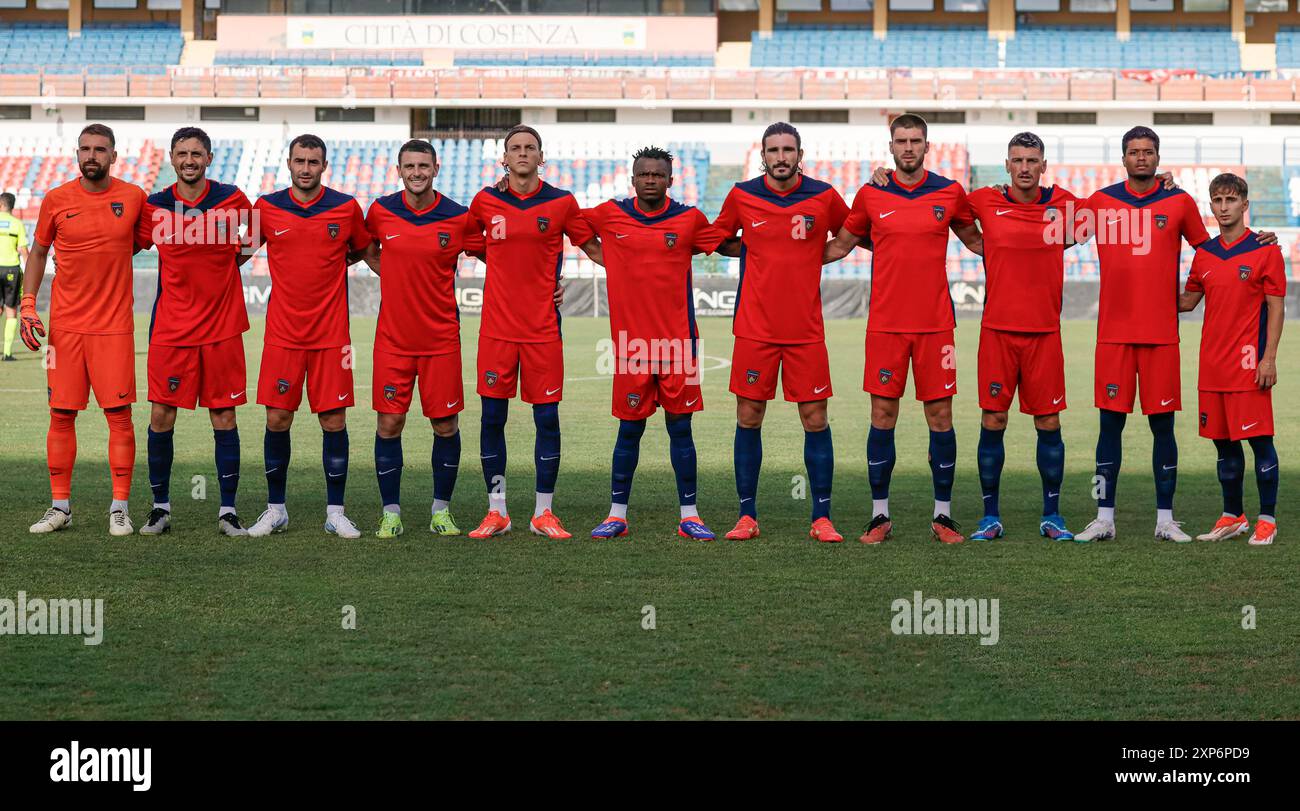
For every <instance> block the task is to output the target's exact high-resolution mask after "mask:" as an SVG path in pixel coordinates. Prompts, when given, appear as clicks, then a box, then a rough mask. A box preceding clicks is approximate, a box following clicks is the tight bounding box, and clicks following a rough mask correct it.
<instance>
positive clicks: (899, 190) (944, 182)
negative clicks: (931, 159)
mask: <svg viewBox="0 0 1300 811" xmlns="http://www.w3.org/2000/svg"><path fill="white" fill-rule="evenodd" d="M956 182H957V181H955V180H952V179H951V178H947V177H944V176H943V175H936V174H935V173H934V172H926V173H925V180H923V181H921V185H919V186H917V187H916V188H914V189H908V188H904V187H903V186H900V185H898V182H897V181H895V180H894V175H893V173H892V172H891V173H890V175H889V183H888V184H886V185H885V186H883V187H881V186H877V187H876V188H879V189H880V190H881V191H885V192H889V193H890V194H896V195H898V196H899V197H905V198H907V199H908V200H915V199H916V198H918V197H924V196H925V195H927V194H931V193H933V192H937V191H941V190H943V189H946V188H948V187H949V186H951V185H952V184H954V183H956Z"/></svg>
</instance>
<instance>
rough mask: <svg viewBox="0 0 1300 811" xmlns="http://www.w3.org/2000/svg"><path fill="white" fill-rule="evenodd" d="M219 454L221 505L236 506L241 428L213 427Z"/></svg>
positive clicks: (218, 470)
mask: <svg viewBox="0 0 1300 811" xmlns="http://www.w3.org/2000/svg"><path fill="white" fill-rule="evenodd" d="M212 440H213V443H214V444H215V446H216V454H217V482H218V484H219V485H220V487H221V506H222V507H229V508H231V509H232V510H233V509H234V508H235V494H236V493H238V492H239V429H238V428H229V429H226V430H221V429H217V428H213V429H212Z"/></svg>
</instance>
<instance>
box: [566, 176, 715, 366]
mask: <svg viewBox="0 0 1300 811" xmlns="http://www.w3.org/2000/svg"><path fill="white" fill-rule="evenodd" d="M582 214H583V216H584V217H585V218H586V219H587V221H588V222H590V223H591V224H592V226H593V227H595V229H596V233H597V234H598V235H599V236H600V244H601V246H602V251H603V253H604V256H605V285H606V289H607V292H608V297H609V332H610V335H611V336H612V337H613V338H614V342H615V344H616V345H617V346H625V345H626V344H625V342H626V341H632V340H637V339H640V340H643V341H651V340H654V339H663V338H698V337H699V335H700V333H699V330H698V329H697V328H696V325H695V296H694V282H693V279H692V276H691V256H692V255H693V254H697V253H710V252H711V251H713V250H714V249H715V248H717V247H718V244H719V243H721V242H722V241H723V239H725V236H724V235H723V233H722V232H721V231H719V230H718V229H716V228H714V227H713V226H712V225H710V224H709V220H708V218H707V217H705V216H704V214H703V213H701V212H700V210H699V209H698V208H695V207H694V206H687V205H682V204H681V203H679V202H677V201H676V200H671V199H670V200H667V201H666V202H665V203H664V205H663V206H662V207H661V208H660V209H659V210H658V211H651V212H645V211H642V210H641V207H640V205H639V204H638V203H637V200H636V198H628V199H626V200H608V201H606V202H604V203H601V204H600V205H598V206H596V207H595V208H589V209H585V210H584V211H583V212H582ZM620 336H621V340H620Z"/></svg>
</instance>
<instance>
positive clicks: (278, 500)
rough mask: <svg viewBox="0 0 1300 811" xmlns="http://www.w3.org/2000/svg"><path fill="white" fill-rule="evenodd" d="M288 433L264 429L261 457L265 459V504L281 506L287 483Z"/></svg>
mask: <svg viewBox="0 0 1300 811" xmlns="http://www.w3.org/2000/svg"><path fill="white" fill-rule="evenodd" d="M289 447H290V446H289V432H288V431H272V430H271V429H270V428H267V429H266V437H265V438H264V439H263V440H262V455H263V456H264V457H265V459H266V503H267V504H283V503H284V491H285V485H286V483H287V482H288V481H289Z"/></svg>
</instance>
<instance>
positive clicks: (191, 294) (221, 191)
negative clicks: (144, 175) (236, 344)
mask: <svg viewBox="0 0 1300 811" xmlns="http://www.w3.org/2000/svg"><path fill="white" fill-rule="evenodd" d="M252 208H253V206H252V204H251V203H250V202H248V198H247V197H245V196H244V193H243V192H242V191H240V190H239V189H238V188H236V187H234V186H228V185H226V184H224V183H212V182H210V181H209V182H208V183H207V184H206V188H205V189H204V191H203V193H202V194H200V195H199V199H197V200H186V199H185V198H184V197H181V195H180V192H179V191H178V190H177V188H176V186H175V184H173V185H171V186H169V187H168V188H166V189H163V190H162V191H160V192H157V193H155V194H151V195H149V199H148V200H147V201H146V202H145V213H144V216H143V217H141V218H140V225H139V228H138V229H137V233H136V238H135V242H136V244H137V245H139V246H140V247H141V248H142V249H143V248H150V247H157V248H158V296H157V298H155V299H154V304H153V316H152V318H151V320H150V322H149V343H151V344H156V345H158V346H199V345H200V344H211V343H217V342H218V341H224V340H225V339H227V338H233V337H235V336H236V335H242V334H243V333H245V332H247V331H248V310H247V308H246V307H245V306H244V286H243V284H242V283H241V282H240V277H239V265H238V264H237V259H238V255H239V250H240V234H239V227H240V225H241V224H247V223H249V222H251V218H250V214H251V211H252Z"/></svg>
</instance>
